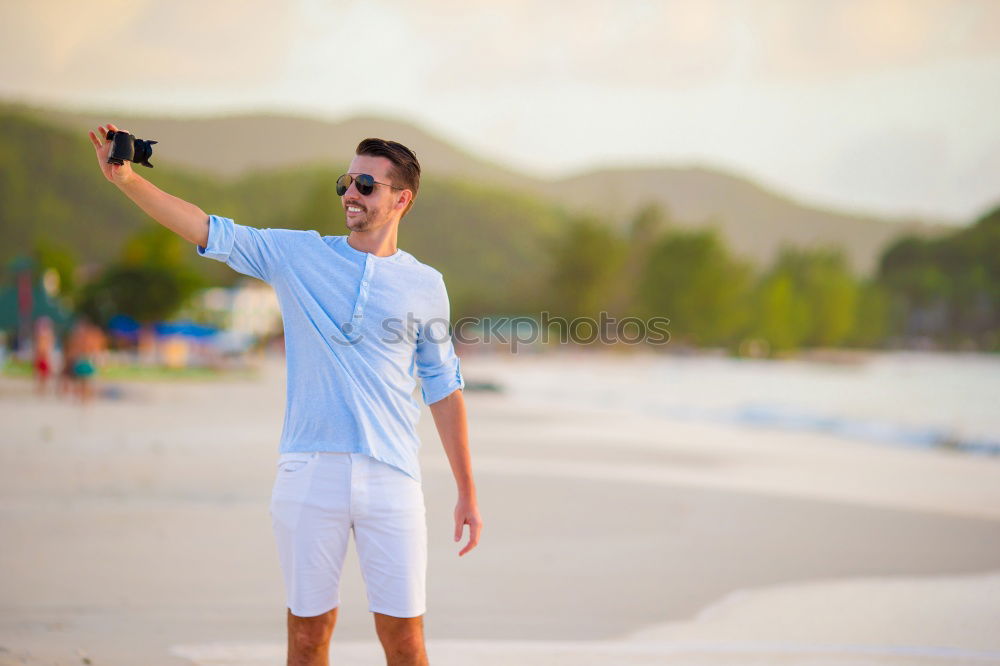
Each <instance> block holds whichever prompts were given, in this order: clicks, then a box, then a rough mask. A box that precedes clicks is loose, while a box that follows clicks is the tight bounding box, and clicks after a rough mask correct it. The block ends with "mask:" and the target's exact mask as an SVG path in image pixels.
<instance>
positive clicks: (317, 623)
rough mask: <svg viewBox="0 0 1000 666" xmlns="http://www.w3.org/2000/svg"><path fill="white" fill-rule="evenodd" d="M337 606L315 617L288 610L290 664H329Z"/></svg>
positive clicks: (290, 665)
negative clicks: (294, 613) (293, 613)
mask: <svg viewBox="0 0 1000 666" xmlns="http://www.w3.org/2000/svg"><path fill="white" fill-rule="evenodd" d="M337 610H338V609H337V608H334V609H333V610H331V611H328V612H326V613H323V614H322V615H317V616H315V617H299V616H298V615H292V611H291V610H289V611H288V666H328V665H329V663H330V636H332V635H333V627H334V625H335V624H336V623H337Z"/></svg>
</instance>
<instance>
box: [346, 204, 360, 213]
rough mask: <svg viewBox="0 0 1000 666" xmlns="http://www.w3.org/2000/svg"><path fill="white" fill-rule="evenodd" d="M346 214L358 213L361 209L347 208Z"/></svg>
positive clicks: (355, 207)
mask: <svg viewBox="0 0 1000 666" xmlns="http://www.w3.org/2000/svg"><path fill="white" fill-rule="evenodd" d="M347 212H348V213H360V212H361V209H360V208H358V207H357V206H348V207H347Z"/></svg>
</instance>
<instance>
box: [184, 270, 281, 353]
mask: <svg viewBox="0 0 1000 666" xmlns="http://www.w3.org/2000/svg"><path fill="white" fill-rule="evenodd" d="M199 305H200V307H201V308H202V309H203V310H204V311H205V312H206V313H209V314H211V315H212V318H213V320H214V321H216V322H217V323H218V325H219V326H220V328H223V329H225V330H227V331H232V332H233V333H236V334H239V335H249V336H253V337H254V338H256V339H258V340H261V339H266V338H269V337H271V336H273V335H275V334H278V333H281V330H282V324H281V308H280V306H279V305H278V296H277V294H275V293H274V289H272V288H271V287H269V286H268V285H266V284H264V283H262V282H259V281H257V280H245V281H242V282H240V283H239V284H237V285H236V286H235V287H214V288H212V289H206V290H205V291H204V292H202V294H201V297H200V303H199Z"/></svg>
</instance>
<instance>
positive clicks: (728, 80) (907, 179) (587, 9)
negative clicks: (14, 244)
mask: <svg viewBox="0 0 1000 666" xmlns="http://www.w3.org/2000/svg"><path fill="white" fill-rule="evenodd" d="M0 49H2V53H3V57H2V58H0V98H2V99H6V100H15V101H24V102H29V103H36V104H37V103H42V104H47V105H53V106H58V107H67V108H83V109H109V108H111V109H122V110H127V111H133V112H156V113H167V114H172V115H178V114H179V115H192V114H193V115H215V114H222V113H232V112H244V111H284V112H293V113H296V114H307V115H313V116H317V117H321V118H326V119H331V120H337V119H341V118H346V117H350V116H355V115H361V114H378V115H382V116H389V117H393V118H398V119H402V120H406V121H409V122H413V123H416V124H418V125H420V126H422V127H423V128H425V129H427V130H429V131H431V132H433V133H435V134H437V135H439V136H441V137H442V138H444V139H446V140H448V141H451V142H452V143H455V144H457V145H458V146H460V147H461V148H463V149H465V150H467V151H470V152H473V153H475V154H478V155H480V156H482V157H485V158H487V159H490V160H493V161H495V162H498V163H501V164H503V165H506V166H509V167H513V168H516V169H519V170H522V171H525V172H528V173H530V174H535V175H537V176H539V177H556V176H563V175H569V174H572V173H576V172H580V171H588V170H594V169H601V168H606V167H619V166H657V165H671V166H692V165H697V166H705V167H711V168H718V169H722V170H726V171H731V172H734V173H736V174H738V175H742V176H748V177H751V178H753V179H755V180H757V181H759V182H760V183H762V184H764V185H766V186H768V187H771V188H774V189H776V190H778V191H779V192H782V193H785V194H787V195H789V196H791V197H794V198H797V199H800V200H803V201H806V202H808V203H810V204H815V205H823V206H831V207H836V208H838V209H843V210H847V211H853V212H870V213H876V214H882V215H892V216H897V215H898V216H910V215H917V216H921V217H924V218H928V219H939V220H942V221H952V222H956V223H965V222H969V221H971V220H972V219H973V218H974V217H976V216H977V215H979V214H981V213H982V212H984V210H985V209H986V208H988V207H991V206H993V205H995V204H998V203H1000V120H998V119H1000V1H998V0H982V1H980V0H956V1H953V2H941V1H930V0H829V1H827V0H695V1H681V0H663V1H660V2H648V1H647V2H643V1H638V0H615V2H608V1H607V0H605V1H604V2H547V1H545V0H533V1H531V2H528V1H524V0H503V1H502V2H478V1H476V0H399V1H397V0H362V1H360V2H353V1H348V0H344V1H341V2H330V1H319V0H298V1H291V0H288V1H280V2H279V1H277V0H275V1H263V0H200V1H199V2H191V1H188V0H172V1H170V2H166V1H161V2H155V1H153V0H100V1H94V2H86V1H82V0H66V1H63V0H30V1H29V0H23V1H20V0H5V1H4V2H2V3H0ZM109 120H110V121H111V122H113V121H114V119H109ZM262 140H267V139H264V138H262ZM271 140H283V139H281V138H277V137H275V138H273V139H271Z"/></svg>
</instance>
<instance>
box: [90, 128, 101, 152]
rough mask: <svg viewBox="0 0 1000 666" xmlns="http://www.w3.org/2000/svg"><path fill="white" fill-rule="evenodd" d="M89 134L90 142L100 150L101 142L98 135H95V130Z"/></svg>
mask: <svg viewBox="0 0 1000 666" xmlns="http://www.w3.org/2000/svg"><path fill="white" fill-rule="evenodd" d="M89 134H90V142H91V143H92V144H94V148H100V147H101V140H100V139H98V138H97V135H96V134H95V133H94V130H90V132H89Z"/></svg>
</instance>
